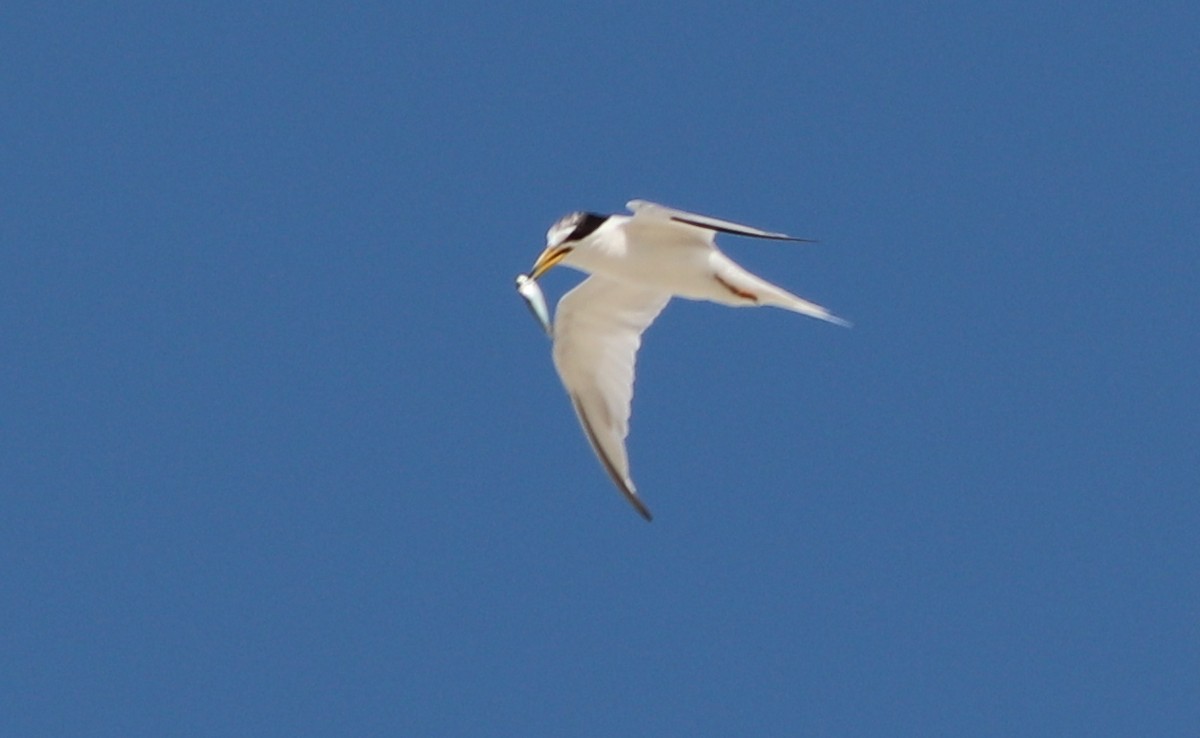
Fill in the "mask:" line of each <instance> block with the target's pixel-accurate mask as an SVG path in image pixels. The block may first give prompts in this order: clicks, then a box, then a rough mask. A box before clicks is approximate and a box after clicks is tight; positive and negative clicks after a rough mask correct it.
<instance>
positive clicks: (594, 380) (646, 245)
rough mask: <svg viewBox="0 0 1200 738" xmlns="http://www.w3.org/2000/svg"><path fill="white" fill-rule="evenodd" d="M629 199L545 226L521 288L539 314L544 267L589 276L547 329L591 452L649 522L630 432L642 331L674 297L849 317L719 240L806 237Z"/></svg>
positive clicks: (519, 281)
mask: <svg viewBox="0 0 1200 738" xmlns="http://www.w3.org/2000/svg"><path fill="white" fill-rule="evenodd" d="M626 207H627V208H628V209H629V212H630V213H631V214H630V215H625V214H612V215H601V214H598V213H592V212H583V211H580V212H573V213H570V214H568V215H565V216H563V217H562V218H560V219H559V220H558V221H557V222H555V223H554V224H553V225H552V226H550V229H549V230H548V231H547V232H546V248H545V250H543V251H542V253H541V255H539V256H538V257H537V260H536V261H535V262H534V264H533V267H532V268H531V269H530V270H529V274H528V275H527V276H526V275H520V276H518V278H517V286H518V290H519V291H520V292H521V294H522V296H523V297H525V298H526V301H527V302H528V303H530V306H531V308H533V309H534V310H535V314H536V313H537V312H538V311H537V308H536V307H535V306H534V304H533V302H532V301H531V296H530V295H529V294H527V293H528V291H529V288H533V289H534V290H536V285H535V284H534V281H535V280H537V279H538V278H539V277H541V276H542V275H544V274H545V273H546V272H547V271H549V270H550V269H552V268H553V267H555V266H559V265H561V266H565V267H570V268H572V269H575V270H578V271H581V272H584V273H586V274H588V275H589V276H588V277H587V278H586V279H584V281H583V282H581V283H579V284H578V285H577V286H576V287H575V288H574V289H572V290H570V291H569V292H567V293H566V294H565V295H563V297H562V299H560V300H559V302H558V305H557V307H556V308H555V313H554V318H553V327H552V330H550V331H549V332H550V335H551V339H552V341H553V348H552V357H553V360H554V366H555V369H556V370H557V372H558V375H559V378H560V379H561V380H562V384H563V387H564V388H565V389H566V391H567V395H568V396H569V397H570V399H571V405H572V406H573V407H574V409H575V414H576V415H577V416H578V418H579V424H580V425H581V426H582V427H583V432H584V435H585V436H587V439H588V442H589V443H590V444H591V446H592V450H593V451H595V453H596V456H597V457H598V458H599V459H600V462H601V464H602V465H603V466H604V468H605V470H606V471H607V472H608V475H609V476H610V477H612V480H613V482H614V483H615V484H616V486H617V489H618V490H620V492H621V493H622V494H623V495H624V496H625V499H626V500H628V501H629V504H631V505H632V506H633V507H634V509H635V510H637V512H638V513H639V514H640V515H641V516H642V517H643V518H645V519H646V520H647V521H649V520H651V519H652V515H651V513H650V509H649V508H648V507H647V506H646V504H645V503H644V502H643V501H642V498H641V497H640V496H639V495H638V491H637V487H636V486H635V485H634V482H633V478H632V476H631V474H630V469H629V457H628V454H627V452H626V448H625V439H626V437H627V436H628V434H629V417H630V413H631V405H632V401H633V381H634V368H635V363H636V360H637V352H638V349H639V348H640V346H641V341H642V333H643V332H645V330H646V329H647V328H648V327H649V326H650V324H651V323H653V322H654V320H655V318H657V317H658V315H659V313H661V312H662V310H663V308H665V307H666V306H667V303H668V302H670V300H671V298H673V297H681V298H685V299H688V300H707V301H710V302H715V303H719V304H721V305H728V306H731V307H761V306H771V307H777V308H782V309H784V310H790V311H792V312H796V313H800V314H801V315H807V316H810V317H813V318H817V319H820V320H824V321H827V322H830V323H834V324H837V325H842V326H849V325H850V324H849V322H847V321H845V320H843V319H842V318H839V317H838V316H836V315H834V314H833V313H831V312H830V311H829V310H827V309H826V308H824V307H822V306H820V305H817V304H816V303H813V302H809V301H808V300H805V299H803V298H800V297H797V296H796V295H793V294H792V293H790V292H788V291H787V290H785V289H783V288H782V287H778V286H776V285H774V284H771V283H770V282H768V281H766V280H764V279H762V278H761V277H758V276H755V275H754V274H751V273H750V272H749V271H747V270H746V269H744V268H743V267H741V266H739V265H738V264H737V263H735V262H734V261H733V260H732V259H730V258H729V257H728V256H726V255H725V254H724V253H722V252H721V250H720V249H718V248H717V245H716V236H717V234H719V233H723V234H729V235H736V236H746V237H749V238H758V239H766V240H771V241H796V242H808V241H809V239H803V238H795V237H793V236H789V235H787V234H784V233H774V232H771V231H765V230H761V229H759V228H753V227H751V226H747V225H742V224H740V223H734V222H732V221H728V220H721V219H719V218H713V217H710V216H707V215H700V214H698V213H690V212H688V211H686V210H677V209H675V208H671V207H667V206H665V205H658V204H656V203H652V202H648V201H646V200H632V201H630V202H629V203H628V204H627V205H626ZM536 291H537V295H536V299H537V300H538V301H540V300H541V299H542V298H541V294H540V290H536ZM541 313H542V314H544V307H543V308H542V311H541ZM539 317H540V316H539ZM540 319H541V320H542V322H543V323H544V324H545V323H546V320H545V318H544V317H540Z"/></svg>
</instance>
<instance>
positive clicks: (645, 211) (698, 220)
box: [625, 200, 809, 242]
mask: <svg viewBox="0 0 1200 738" xmlns="http://www.w3.org/2000/svg"><path fill="white" fill-rule="evenodd" d="M625 207H627V208H629V211H630V212H631V213H633V217H634V219H635V221H637V220H644V221H645V222H647V223H649V222H650V221H661V222H671V223H680V224H683V225H685V226H692V227H695V228H700V229H703V230H705V231H708V232H709V233H708V234H707V237H708V239H709V240H710V241H711V240H712V238H713V236H714V235H715V234H716V233H733V234H736V235H738V236H749V237H751V238H768V239H771V240H773V241H804V242H808V241H809V239H807V238H796V237H794V236H789V235H787V234H786V233H772V232H771V231H764V230H762V229H760V228H753V227H751V226H748V225H742V224H741V223H734V222H733V221H729V220H721V219H720V218H713V217H710V216H707V215H700V214H699V213H689V212H687V211H686V210H676V209H675V208H669V207H667V206H666V205H658V204H656V203H652V202H647V201H646V200H630V201H629V202H628V203H627V204H626V205H625Z"/></svg>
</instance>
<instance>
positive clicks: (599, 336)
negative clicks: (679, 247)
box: [554, 275, 671, 520]
mask: <svg viewBox="0 0 1200 738" xmlns="http://www.w3.org/2000/svg"><path fill="white" fill-rule="evenodd" d="M670 299H671V296H670V295H669V294H668V293H665V292H661V291H658V290H651V289H646V288H643V287H638V286H635V285H629V284H626V283H624V282H618V281H616V280H613V279H609V278H607V277H601V276H596V275H593V276H591V277H588V278H587V279H585V280H584V281H583V282H582V283H581V284H580V285H579V286H578V287H576V288H575V289H573V290H571V291H570V292H568V293H567V294H566V295H564V296H563V298H562V300H560V301H559V303H558V308H557V309H556V311H555V316H554V366H555V368H556V369H557V370H558V376H559V377H560V378H561V379H562V383H563V386H564V387H565V388H566V390H567V394H568V395H570V397H571V404H572V405H574V407H575V412H576V413H577V414H578V415H579V422H580V425H582V426H583V430H584V433H585V434H586V435H587V438H588V441H589V442H590V443H591V444H592V448H593V450H595V452H596V455H597V456H598V457H600V461H601V463H603V464H604V468H605V469H606V470H607V471H608V473H609V476H611V477H612V478H613V481H614V482H615V483H616V485H617V487H618V488H619V489H620V490H621V492H622V493H623V494H624V495H625V497H626V499H628V500H629V502H630V503H631V504H632V505H633V506H634V507H635V508H636V509H637V511H638V512H639V513H641V515H642V517H644V518H646V519H647V520H649V519H650V511H649V510H647V509H646V506H645V505H644V504H643V503H642V501H641V499H640V498H639V497H638V495H637V488H636V487H635V486H634V484H633V480H632V479H631V478H630V475H629V458H628V456H627V454H626V452H625V437H626V436H627V435H628V434H629V415H630V409H631V406H632V402H633V378H634V366H635V364H636V362H637V350H638V347H639V346H641V343H642V332H643V331H645V330H646V328H647V327H649V325H650V324H651V323H653V322H654V319H655V318H657V317H658V314H659V313H660V312H662V309H663V308H664V307H666V305H667V302H668V301H670Z"/></svg>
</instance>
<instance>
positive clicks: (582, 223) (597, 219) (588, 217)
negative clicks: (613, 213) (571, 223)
mask: <svg viewBox="0 0 1200 738" xmlns="http://www.w3.org/2000/svg"><path fill="white" fill-rule="evenodd" d="M606 220H608V216H607V215H597V214H596V213H582V214H581V215H580V216H579V223H578V224H577V225H576V226H575V230H573V231H571V235H569V236H567V237H566V238H565V239H563V241H564V243H565V242H566V241H579V240H582V239H584V238H587V237H588V236H589V235H591V234H592V232H593V231H595V230H596V229H597V228H599V227H600V226H601V225H603V224H604V221H606Z"/></svg>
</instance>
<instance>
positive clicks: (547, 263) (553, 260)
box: [529, 246, 572, 279]
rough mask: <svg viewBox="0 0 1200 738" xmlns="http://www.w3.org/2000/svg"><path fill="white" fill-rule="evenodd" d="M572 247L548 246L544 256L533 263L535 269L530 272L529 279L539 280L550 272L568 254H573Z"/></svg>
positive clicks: (543, 253)
mask: <svg viewBox="0 0 1200 738" xmlns="http://www.w3.org/2000/svg"><path fill="white" fill-rule="evenodd" d="M571 248H572V247H570V246H547V247H546V250H545V251H543V252H542V255H541V256H539V257H538V258H537V261H535V262H533V269H530V270H529V278H530V279H537V278H538V277H540V276H542V275H543V274H545V273H546V272H548V271H550V268H551V267H553V266H554V265H555V264H557V263H558V262H560V261H562V260H563V259H565V258H566V256H567V254H569V253H571Z"/></svg>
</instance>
